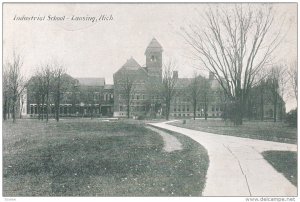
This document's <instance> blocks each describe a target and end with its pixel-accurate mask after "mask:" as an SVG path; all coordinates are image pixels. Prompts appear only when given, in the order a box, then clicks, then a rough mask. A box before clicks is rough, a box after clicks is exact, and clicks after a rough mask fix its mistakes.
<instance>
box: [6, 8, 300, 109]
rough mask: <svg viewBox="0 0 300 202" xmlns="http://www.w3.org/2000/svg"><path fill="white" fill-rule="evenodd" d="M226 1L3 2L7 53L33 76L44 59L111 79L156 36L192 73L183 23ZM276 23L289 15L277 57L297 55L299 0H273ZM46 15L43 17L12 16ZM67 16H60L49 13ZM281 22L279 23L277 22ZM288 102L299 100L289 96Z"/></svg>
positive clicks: (183, 70)
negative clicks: (277, 0)
mask: <svg viewBox="0 0 300 202" xmlns="http://www.w3.org/2000/svg"><path fill="white" fill-rule="evenodd" d="M217 6H218V7H222V8H226V6H228V4H210V5H207V4H203V3H202V4H37V3H35V4H4V7H3V58H4V61H5V60H6V59H9V58H11V55H12V53H13V51H16V52H17V53H20V54H21V56H22V58H23V62H24V64H23V67H24V68H23V70H24V73H25V75H27V76H28V77H30V76H32V75H33V74H34V72H35V70H36V69H37V68H39V67H40V66H41V64H45V63H47V62H51V61H54V60H55V61H59V62H60V63H61V64H63V65H64V67H65V68H66V69H67V72H68V74H70V75H71V76H73V77H104V78H105V80H106V83H110V84H111V83H113V73H114V72H116V71H117V70H118V69H119V68H120V67H121V66H122V65H123V64H124V63H125V62H126V60H127V59H129V58H130V57H133V58H134V59H136V61H137V62H138V63H139V64H140V65H142V66H143V65H145V55H144V52H145V49H146V47H147V45H148V44H149V43H150V41H151V39H152V38H153V37H155V38H156V39H157V40H158V41H159V43H160V44H161V45H162V47H163V50H164V52H163V61H167V60H170V59H172V60H175V61H176V64H177V69H178V71H179V77H191V76H192V74H193V72H194V71H195V61H192V60H191V59H190V58H189V57H188V56H189V54H190V47H189V46H188V45H187V44H186V43H185V41H184V40H183V38H182V36H181V34H182V32H181V31H180V27H183V26H187V25H188V24H190V23H193V22H195V21H197V22H200V23H201V14H202V13H203V12H204V11H205V10H206V9H207V8H208V7H212V8H214V7H217ZM273 7H274V9H276V16H275V24H276V23H277V22H282V19H281V18H282V16H283V15H284V16H285V17H286V21H285V22H286V23H284V24H283V30H284V32H285V33H286V37H285V39H284V41H283V42H282V43H281V45H280V47H279V48H278V50H277V51H276V52H275V53H274V54H276V59H277V60H278V61H281V60H284V61H286V62H288V63H289V62H291V61H293V60H295V59H297V5H296V4H273ZM101 15H105V16H112V18H113V19H112V20H109V21H101V20H98V21H97V22H91V21H75V20H71V18H72V16H73V17H96V18H99V17H100V16H101ZM22 16H26V17H31V16H34V17H43V16H45V20H43V21H33V20H31V21H29V20H27V21H26V20H14V18H18V17H22ZM49 16H50V17H55V16H56V17H63V16H65V19H64V20H62V21H57V20H51V21H49V20H48V17H49ZM277 24H279V23H277ZM287 102H288V103H287V105H288V106H287V108H293V107H294V106H295V104H296V103H295V101H293V100H292V99H287Z"/></svg>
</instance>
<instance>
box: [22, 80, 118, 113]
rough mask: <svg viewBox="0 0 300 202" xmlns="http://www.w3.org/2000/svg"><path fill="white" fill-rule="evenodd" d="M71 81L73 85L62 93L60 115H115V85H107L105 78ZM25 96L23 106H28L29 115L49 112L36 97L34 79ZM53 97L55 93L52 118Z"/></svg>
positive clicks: (51, 105) (50, 106) (51, 103)
mask: <svg viewBox="0 0 300 202" xmlns="http://www.w3.org/2000/svg"><path fill="white" fill-rule="evenodd" d="M68 78H71V77H70V76H68ZM71 80H72V82H66V83H72V84H70V85H66V86H64V88H63V92H62V93H61V101H60V115H61V116H62V117H64V116H81V117H86V116H112V115H113V90H114V89H113V85H106V84H105V79H104V78H76V79H73V78H72V79H71ZM23 96H26V97H27V99H26V100H25V101H24V104H23V105H24V106H26V111H27V115H29V116H31V117H38V116H42V114H41V113H44V114H45V113H46V112H47V106H46V104H45V103H44V106H43V104H42V102H41V100H39V99H38V98H37V97H36V89H35V86H34V77H32V78H31V80H30V81H29V85H28V87H27V89H26V93H25V94H24V95H23ZM53 96H54V95H53V92H50V97H49V98H50V99H49V100H50V104H49V114H50V117H51V116H54V113H55V109H54V99H53ZM43 107H44V109H43ZM25 113H26V112H25ZM25 113H23V115H25Z"/></svg>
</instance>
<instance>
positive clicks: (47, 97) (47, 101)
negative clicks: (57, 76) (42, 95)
mask: <svg viewBox="0 0 300 202" xmlns="http://www.w3.org/2000/svg"><path fill="white" fill-rule="evenodd" d="M48 89H49V87H48ZM48 89H47V93H46V105H47V106H46V107H47V111H46V121H47V122H48V120H49V90H48Z"/></svg>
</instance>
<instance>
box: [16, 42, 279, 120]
mask: <svg viewBox="0 0 300 202" xmlns="http://www.w3.org/2000/svg"><path fill="white" fill-rule="evenodd" d="M144 54H145V60H146V64H145V66H141V65H140V64H139V63H138V62H137V61H136V60H135V59H134V58H133V57H131V58H129V59H128V60H127V61H126V62H125V63H124V65H123V66H122V67H121V68H120V69H119V70H118V71H116V72H115V73H114V75H113V81H114V84H113V85H107V84H106V83H105V79H104V78H75V79H74V78H72V77H70V76H68V75H67V76H66V79H67V80H69V81H68V82H66V83H68V85H67V86H66V87H64V91H63V92H62V94H61V98H62V99H61V102H60V115H61V116H82V117H86V116H96V117H101V116H105V117H111V116H114V117H126V116H127V115H128V111H129V112H130V113H129V117H135V116H144V117H152V118H154V117H159V116H164V113H165V105H164V101H163V96H162V94H161V91H160V89H159V88H160V86H161V84H162V64H163V48H162V46H161V45H160V43H159V42H158V41H157V40H156V39H155V38H153V39H152V40H151V42H150V43H149V45H148V46H147V47H146V50H145V53H144ZM178 75H179V72H178V71H174V72H173V77H176V85H175V94H174V96H173V98H172V99H171V106H170V116H171V117H174V118H188V117H192V116H193V112H194V109H193V105H192V102H191V97H190V96H191V83H192V79H191V78H180V77H179V76H178ZM34 79H35V78H34V77H33V78H32V79H31V81H30V82H32V81H34ZM199 79H200V80H202V81H206V82H207V87H203V86H202V88H203V89H206V88H209V91H208V94H207V95H206V98H205V99H204V100H203V99H199V101H198V102H197V106H196V110H195V113H196V117H204V116H205V113H206V114H207V116H208V117H222V116H223V115H224V113H223V111H225V108H226V107H227V105H226V102H225V101H226V100H225V99H224V92H223V91H222V88H221V86H220V85H219V83H218V82H217V80H216V79H215V77H214V75H213V74H212V73H210V74H209V77H208V78H204V77H201V76H199ZM33 83H34V82H33ZM128 87H130V89H128ZM128 90H129V91H128ZM256 91H257V92H258V91H259V88H258V87H255V88H254V89H253V92H256ZM25 92H26V93H25V94H24V95H22V96H23V97H22V99H21V100H22V104H21V106H22V108H21V109H22V113H23V114H24V115H25V114H28V115H30V116H32V117H36V116H38V115H39V114H40V113H41V111H42V112H46V109H44V110H41V109H42V108H43V106H42V104H41V103H37V99H36V97H35V86H34V85H28V88H27V89H26V91H25ZM254 94H255V93H254ZM256 94H257V93H256ZM265 94H266V96H265V97H264V102H263V105H261V101H260V100H259V99H258V96H255V95H253V96H252V97H253V99H249V100H250V101H251V103H248V105H247V107H246V108H245V111H246V112H247V113H248V115H249V116H250V115H251V116H252V117H253V118H258V117H259V116H260V114H263V115H262V116H266V117H272V115H273V113H274V112H273V111H272V110H273V109H274V107H273V108H272V104H271V103H270V100H268V99H269V97H270V96H268V94H269V93H265ZM50 95H51V93H50ZM202 97H203V95H202ZM250 101H249V102H250ZM279 102H280V103H281V105H280V106H281V107H280V109H278V112H279V113H278V115H279V114H280V115H281V116H282V114H283V113H284V112H283V111H285V106H284V102H283V100H282V98H279ZM50 103H51V104H50V109H49V110H50V111H49V113H50V114H52V115H53V114H54V103H53V100H52V99H51V98H50ZM25 106H26V107H25ZM128 106H129V108H130V110H128ZM261 106H263V107H264V108H263V109H260V108H261ZM44 108H45V106H44ZM260 111H262V112H264V113H259V112H260Z"/></svg>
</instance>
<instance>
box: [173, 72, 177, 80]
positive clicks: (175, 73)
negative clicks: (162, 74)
mask: <svg viewBox="0 0 300 202" xmlns="http://www.w3.org/2000/svg"><path fill="white" fill-rule="evenodd" d="M173 78H174V79H178V71H173Z"/></svg>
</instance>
